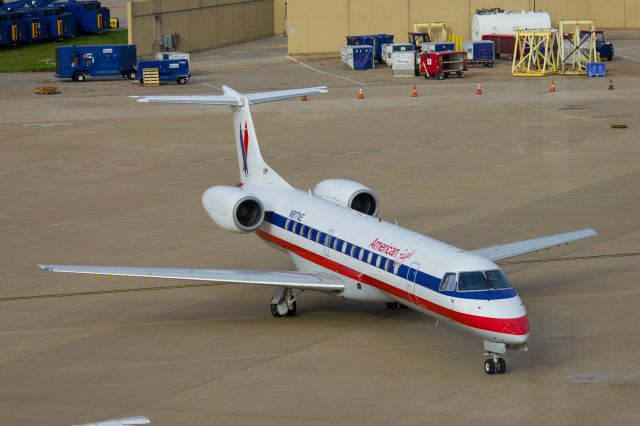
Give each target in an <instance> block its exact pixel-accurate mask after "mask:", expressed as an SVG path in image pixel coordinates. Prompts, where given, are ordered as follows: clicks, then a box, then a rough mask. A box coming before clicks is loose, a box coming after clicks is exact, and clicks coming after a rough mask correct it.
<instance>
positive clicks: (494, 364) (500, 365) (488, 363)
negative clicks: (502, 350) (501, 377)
mask: <svg viewBox="0 0 640 426" xmlns="http://www.w3.org/2000/svg"><path fill="white" fill-rule="evenodd" d="M506 371H507V363H506V361H505V360H504V359H502V358H495V359H487V360H485V361H484V372H485V373H487V374H489V375H492V374H504V373H506Z"/></svg>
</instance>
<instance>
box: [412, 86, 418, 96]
mask: <svg viewBox="0 0 640 426" xmlns="http://www.w3.org/2000/svg"><path fill="white" fill-rule="evenodd" d="M411 97H412V98H417V97H418V90H417V89H416V85H415V84H414V85H413V90H412V91H411Z"/></svg>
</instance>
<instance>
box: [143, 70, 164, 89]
mask: <svg viewBox="0 0 640 426" xmlns="http://www.w3.org/2000/svg"><path fill="white" fill-rule="evenodd" d="M142 82H143V84H144V85H145V86H160V73H159V70H158V68H143V69H142Z"/></svg>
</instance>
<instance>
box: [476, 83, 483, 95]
mask: <svg viewBox="0 0 640 426" xmlns="http://www.w3.org/2000/svg"><path fill="white" fill-rule="evenodd" d="M476 95H482V89H481V88H480V83H478V87H476Z"/></svg>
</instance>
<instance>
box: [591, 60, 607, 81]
mask: <svg viewBox="0 0 640 426" xmlns="http://www.w3.org/2000/svg"><path fill="white" fill-rule="evenodd" d="M606 74H607V70H606V68H605V66H604V62H588V63H587V77H604V76H605V75H606Z"/></svg>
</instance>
